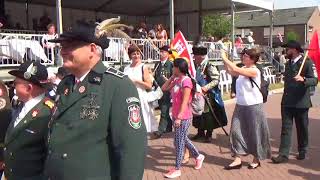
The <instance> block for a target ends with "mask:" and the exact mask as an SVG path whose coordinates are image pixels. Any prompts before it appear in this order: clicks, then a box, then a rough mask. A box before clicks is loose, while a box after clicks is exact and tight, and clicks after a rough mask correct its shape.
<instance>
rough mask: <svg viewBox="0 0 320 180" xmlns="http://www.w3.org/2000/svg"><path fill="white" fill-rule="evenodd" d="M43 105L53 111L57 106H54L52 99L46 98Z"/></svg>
mask: <svg viewBox="0 0 320 180" xmlns="http://www.w3.org/2000/svg"><path fill="white" fill-rule="evenodd" d="M43 104H44V105H45V106H47V107H48V108H49V109H51V110H52V109H53V108H54V106H55V104H54V102H53V101H52V100H51V99H50V98H46V99H45V100H44V101H43Z"/></svg>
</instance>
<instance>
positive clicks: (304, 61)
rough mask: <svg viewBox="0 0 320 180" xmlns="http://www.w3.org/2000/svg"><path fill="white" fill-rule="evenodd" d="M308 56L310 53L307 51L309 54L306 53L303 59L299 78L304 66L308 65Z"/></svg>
mask: <svg viewBox="0 0 320 180" xmlns="http://www.w3.org/2000/svg"><path fill="white" fill-rule="evenodd" d="M308 54H309V51H307V52H306V54H305V55H304V58H303V61H302V64H301V66H300V69H299V72H298V74H297V75H299V76H300V74H301V71H302V69H303V66H304V64H305V63H306V60H307V57H308Z"/></svg>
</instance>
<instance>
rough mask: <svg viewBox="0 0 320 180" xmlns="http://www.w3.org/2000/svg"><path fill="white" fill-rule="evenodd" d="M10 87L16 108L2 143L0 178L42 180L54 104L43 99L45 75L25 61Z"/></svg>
mask: <svg viewBox="0 0 320 180" xmlns="http://www.w3.org/2000/svg"><path fill="white" fill-rule="evenodd" d="M9 74H11V75H13V76H16V79H15V80H14V86H15V89H16V93H17V96H18V98H19V101H21V102H22V103H20V105H19V106H18V108H17V109H13V112H12V120H11V123H10V125H9V127H8V130H7V133H6V137H5V142H4V162H5V166H4V167H5V169H4V175H5V177H6V178H7V179H8V180H20V179H21V180H22V179H23V180H38V179H39V180H42V179H43V167H44V162H45V158H46V154H47V148H46V142H47V141H46V140H47V135H48V122H49V117H50V114H51V110H52V109H53V107H54V102H53V101H51V100H50V99H49V98H46V97H45V93H46V87H47V77H48V72H47V69H46V67H45V66H43V65H41V64H40V63H38V62H32V61H28V62H25V63H23V64H21V65H20V67H19V69H18V70H12V71H9Z"/></svg>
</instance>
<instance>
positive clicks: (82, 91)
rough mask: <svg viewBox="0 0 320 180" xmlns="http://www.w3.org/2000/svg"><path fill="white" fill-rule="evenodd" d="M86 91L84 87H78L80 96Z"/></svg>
mask: <svg viewBox="0 0 320 180" xmlns="http://www.w3.org/2000/svg"><path fill="white" fill-rule="evenodd" d="M85 91H86V88H85V87H84V86H80V87H79V93H80V94H82V93H84V92H85Z"/></svg>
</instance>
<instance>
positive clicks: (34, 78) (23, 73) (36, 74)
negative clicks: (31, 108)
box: [9, 61, 48, 88]
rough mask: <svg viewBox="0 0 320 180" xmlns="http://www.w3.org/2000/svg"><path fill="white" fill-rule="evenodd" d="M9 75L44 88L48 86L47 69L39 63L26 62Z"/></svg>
mask: <svg viewBox="0 0 320 180" xmlns="http://www.w3.org/2000/svg"><path fill="white" fill-rule="evenodd" d="M9 74H11V75H13V76H16V77H18V78H20V79H23V80H26V81H29V82H31V83H33V84H36V85H38V86H40V87H43V88H46V87H47V85H48V71H47V68H46V67H45V66H44V65H42V64H40V63H39V62H35V61H26V62H24V63H22V64H21V65H20V66H19V69H17V70H12V71H9Z"/></svg>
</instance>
